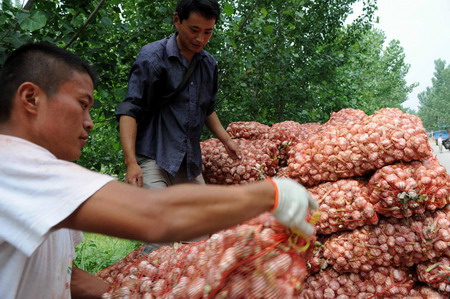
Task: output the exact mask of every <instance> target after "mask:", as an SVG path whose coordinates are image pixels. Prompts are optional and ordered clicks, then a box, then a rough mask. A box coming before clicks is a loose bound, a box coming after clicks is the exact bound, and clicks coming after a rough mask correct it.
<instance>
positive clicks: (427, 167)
mask: <svg viewBox="0 0 450 299" xmlns="http://www.w3.org/2000/svg"><path fill="white" fill-rule="evenodd" d="M449 178H450V177H449V175H448V174H447V171H446V169H445V167H444V166H442V165H441V164H440V163H439V161H438V160H437V158H436V157H431V158H429V159H427V160H425V161H413V162H411V163H397V164H393V165H388V166H384V167H382V168H380V169H378V170H377V171H376V172H375V174H374V175H373V176H372V177H371V178H370V181H369V184H368V187H369V189H370V197H369V198H370V201H371V203H372V204H373V205H374V206H375V210H376V211H377V212H378V213H379V214H382V215H384V216H389V217H397V218H403V217H410V216H412V215H413V214H418V213H423V212H425V210H436V209H440V208H443V207H444V206H445V205H446V204H448V203H450V196H449V195H450V192H449V191H450V180H449Z"/></svg>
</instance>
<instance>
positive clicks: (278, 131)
mask: <svg viewBox="0 0 450 299" xmlns="http://www.w3.org/2000/svg"><path fill="white" fill-rule="evenodd" d="M321 127H322V125H321V124H320V123H306V124H300V123H298V122H296V121H292V120H287V121H283V122H280V123H275V124H273V125H272V126H271V127H270V129H269V133H268V139H270V140H272V141H273V142H275V143H276V145H277V146H278V150H279V165H280V167H284V166H286V165H287V159H288V154H289V151H290V149H291V148H292V147H293V146H295V145H296V144H297V143H299V142H300V141H301V140H304V139H306V138H307V137H308V136H310V135H312V134H314V133H316V132H318V131H320V129H321Z"/></svg>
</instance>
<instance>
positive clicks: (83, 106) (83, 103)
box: [80, 101, 89, 110]
mask: <svg viewBox="0 0 450 299" xmlns="http://www.w3.org/2000/svg"><path fill="white" fill-rule="evenodd" d="M80 105H81V107H82V108H83V110H86V109H87V108H88V107H89V104H88V103H87V102H85V101H80Z"/></svg>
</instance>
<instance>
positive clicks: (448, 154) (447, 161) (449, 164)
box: [430, 141, 450, 174]
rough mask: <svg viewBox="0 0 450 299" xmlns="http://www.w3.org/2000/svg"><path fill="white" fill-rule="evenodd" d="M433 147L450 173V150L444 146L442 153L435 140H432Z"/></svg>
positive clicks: (440, 161)
mask: <svg viewBox="0 0 450 299" xmlns="http://www.w3.org/2000/svg"><path fill="white" fill-rule="evenodd" d="M430 145H431V147H432V148H433V149H434V154H435V155H436V157H437V158H438V160H439V163H441V164H442V165H443V166H445V168H446V169H447V173H449V174H450V151H449V150H447V149H445V147H442V153H439V148H438V146H437V145H436V142H435V141H430Z"/></svg>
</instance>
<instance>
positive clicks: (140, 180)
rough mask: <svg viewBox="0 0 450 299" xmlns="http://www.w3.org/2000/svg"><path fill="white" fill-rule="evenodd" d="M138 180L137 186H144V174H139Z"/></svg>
mask: <svg viewBox="0 0 450 299" xmlns="http://www.w3.org/2000/svg"><path fill="white" fill-rule="evenodd" d="M136 181H137V186H138V187H143V186H144V180H143V177H142V176H138V177H137V179H136Z"/></svg>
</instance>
